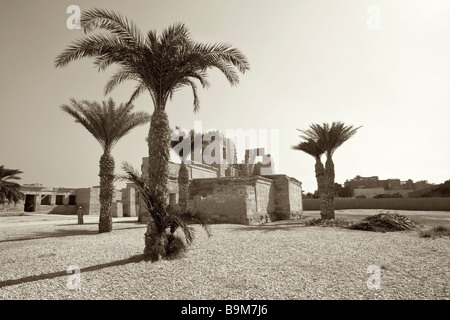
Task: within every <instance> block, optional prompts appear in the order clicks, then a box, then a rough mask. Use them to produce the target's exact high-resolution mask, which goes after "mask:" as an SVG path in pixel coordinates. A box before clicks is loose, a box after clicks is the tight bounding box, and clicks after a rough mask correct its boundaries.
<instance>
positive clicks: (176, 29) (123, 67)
mask: <svg viewBox="0 0 450 320" xmlns="http://www.w3.org/2000/svg"><path fill="white" fill-rule="evenodd" d="M80 22H81V26H82V27H83V29H84V32H85V33H89V32H92V31H94V30H96V29H103V30H106V31H107V33H106V34H98V33H97V34H92V35H90V36H86V37H84V38H81V39H79V40H77V41H75V42H74V43H73V44H72V45H71V46H69V47H68V48H67V49H66V50H65V51H63V52H62V53H61V54H60V55H59V56H58V57H57V58H56V61H55V64H56V67H63V66H66V65H67V64H68V63H70V62H72V61H74V60H77V59H81V58H85V57H87V58H95V60H94V64H95V65H96V66H97V67H98V69H99V71H100V70H101V71H103V70H105V69H106V68H107V67H108V66H110V65H112V64H117V65H119V69H118V70H117V72H116V73H115V74H114V75H113V76H112V77H111V78H110V80H109V81H108V82H107V84H106V86H105V94H108V93H109V92H111V90H113V89H114V88H115V87H116V86H118V85H119V84H121V83H122V82H124V81H126V80H133V81H136V82H137V86H136V89H135V91H134V92H133V93H132V95H131V97H130V102H132V101H133V100H134V99H136V97H138V96H139V95H140V94H141V93H143V92H144V91H148V92H149V93H150V96H151V98H152V101H153V107H154V111H153V114H152V116H151V122H150V130H149V134H148V138H147V143H148V150H149V160H148V161H149V186H150V187H151V188H154V189H155V195H156V196H157V198H156V200H155V201H159V202H161V205H159V206H156V207H154V208H162V207H163V205H165V203H166V194H167V182H168V162H169V150H170V145H169V144H170V127H169V120H168V117H167V113H166V104H167V101H168V100H169V99H170V98H172V96H173V94H174V93H175V92H176V91H177V90H179V89H181V88H182V87H185V86H188V87H191V88H192V92H193V96H194V102H193V106H194V112H197V111H198V110H199V107H200V104H199V97H198V94H197V84H196V83H195V82H194V80H198V81H199V82H200V84H201V85H202V86H203V88H207V87H208V86H209V82H208V80H207V71H208V69H210V68H216V69H218V70H220V71H221V72H222V73H223V74H224V75H225V77H226V78H227V80H228V81H229V83H230V84H231V85H232V86H233V85H237V84H238V83H239V76H238V73H237V71H239V72H241V73H245V72H246V71H247V70H249V68H250V66H249V63H248V61H247V59H246V57H245V56H244V55H243V54H242V52H241V51H239V50H238V49H236V48H233V47H232V46H231V45H229V44H226V43H216V44H203V43H197V42H194V41H193V40H191V38H190V34H189V30H188V28H187V27H186V26H185V25H184V24H182V23H177V24H174V25H172V26H170V27H168V28H166V29H164V30H163V31H162V33H161V35H160V36H157V35H156V32H155V31H153V30H152V31H149V32H147V34H146V35H145V36H144V35H142V33H141V32H140V31H139V30H138V28H136V26H135V25H134V24H133V23H132V22H130V21H129V20H128V19H126V18H124V17H123V16H121V15H120V14H117V13H114V12H111V11H107V10H102V9H92V10H89V11H87V12H83V14H82V16H81V19H80ZM152 216H153V215H152ZM149 223H151V222H150V221H149Z"/></svg>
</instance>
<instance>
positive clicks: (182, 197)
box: [178, 161, 189, 211]
mask: <svg viewBox="0 0 450 320" xmlns="http://www.w3.org/2000/svg"><path fill="white" fill-rule="evenodd" d="M188 198H189V171H188V169H187V166H186V164H185V163H184V161H183V162H181V165H180V169H179V171H178V203H179V204H180V209H181V211H186V209H187V203H188Z"/></svg>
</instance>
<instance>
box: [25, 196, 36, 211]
mask: <svg viewBox="0 0 450 320" xmlns="http://www.w3.org/2000/svg"><path fill="white" fill-rule="evenodd" d="M35 202H36V195H32V194H26V195H25V205H24V211H25V212H35V211H36V208H35V206H34V203H35Z"/></svg>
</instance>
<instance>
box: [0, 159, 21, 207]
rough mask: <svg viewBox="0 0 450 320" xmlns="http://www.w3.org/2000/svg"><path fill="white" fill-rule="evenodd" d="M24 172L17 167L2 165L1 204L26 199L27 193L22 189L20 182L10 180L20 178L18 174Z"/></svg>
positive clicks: (0, 179) (0, 173)
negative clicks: (11, 167)
mask: <svg viewBox="0 0 450 320" xmlns="http://www.w3.org/2000/svg"><path fill="white" fill-rule="evenodd" d="M21 173H23V172H22V171H20V170H17V169H6V168H5V166H0V204H5V203H11V202H14V203H15V204H17V202H19V201H20V200H23V199H25V195H24V194H23V193H22V192H21V191H20V184H18V183H16V182H12V181H9V180H20V179H21V178H20V177H19V176H18V175H19V174H21Z"/></svg>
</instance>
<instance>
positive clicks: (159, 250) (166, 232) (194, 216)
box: [119, 162, 211, 261]
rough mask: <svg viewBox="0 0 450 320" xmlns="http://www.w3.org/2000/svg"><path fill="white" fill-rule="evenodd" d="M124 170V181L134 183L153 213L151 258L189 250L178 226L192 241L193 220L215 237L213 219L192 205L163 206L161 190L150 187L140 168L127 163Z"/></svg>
mask: <svg viewBox="0 0 450 320" xmlns="http://www.w3.org/2000/svg"><path fill="white" fill-rule="evenodd" d="M122 169H123V171H124V172H125V174H123V175H121V176H119V178H120V179H121V180H126V181H129V182H131V183H133V184H134V185H135V186H136V187H137V188H138V190H139V193H140V194H141V196H142V199H143V202H144V206H145V207H146V209H147V212H148V213H149V214H150V218H151V219H149V221H150V222H149V224H148V226H147V233H146V237H145V244H146V245H145V249H144V257H145V259H147V260H151V261H156V260H159V259H160V258H161V257H162V258H175V257H177V255H178V254H180V253H181V252H183V251H184V250H185V244H184V242H183V241H182V239H181V238H179V237H178V236H177V235H175V232H176V231H177V229H181V230H182V232H183V233H184V238H185V242H186V243H187V244H190V243H191V242H192V241H193V240H194V236H195V232H194V229H193V227H192V226H191V224H192V223H198V224H200V225H201V226H202V227H203V228H204V230H205V231H206V233H207V234H208V236H211V232H210V230H209V225H208V222H209V219H208V218H207V216H206V215H204V214H202V213H200V212H196V211H191V210H189V209H188V208H186V207H185V208H182V209H181V210H179V209H177V208H174V207H170V206H162V207H159V206H160V205H161V203H160V201H158V199H157V197H158V195H157V192H158V191H157V190H155V189H154V188H151V187H149V185H148V184H147V183H146V179H145V178H144V177H143V175H142V174H141V173H139V171H138V170H136V169H134V168H133V167H132V166H131V165H130V164H128V163H127V162H124V163H123V164H122Z"/></svg>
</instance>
